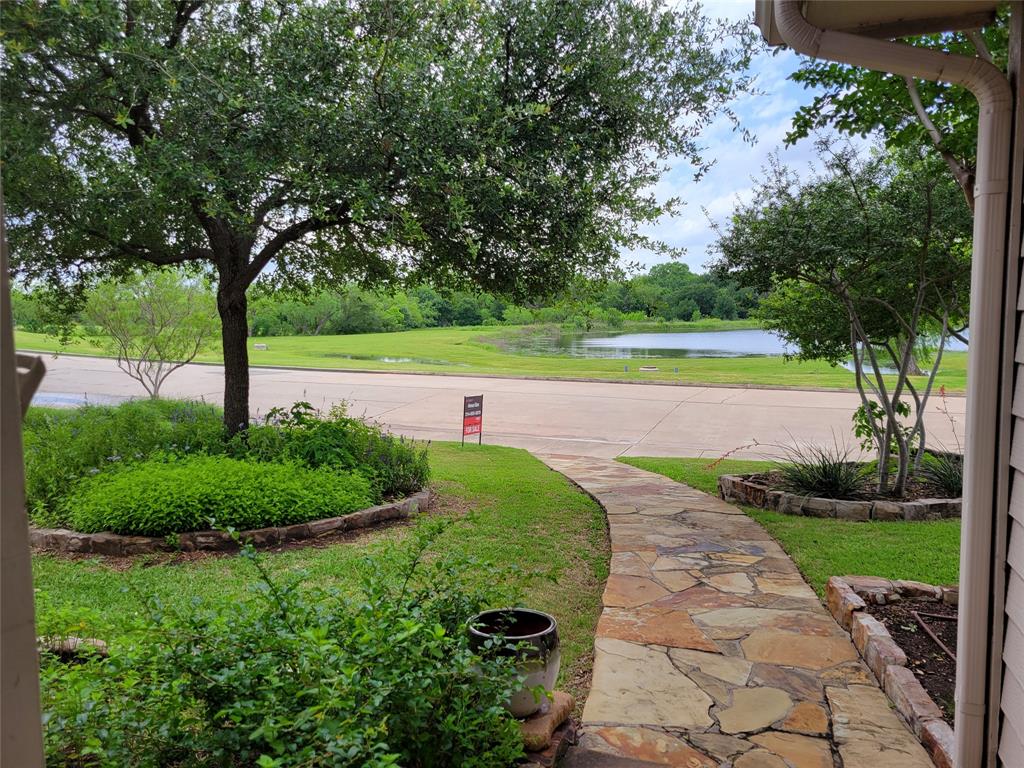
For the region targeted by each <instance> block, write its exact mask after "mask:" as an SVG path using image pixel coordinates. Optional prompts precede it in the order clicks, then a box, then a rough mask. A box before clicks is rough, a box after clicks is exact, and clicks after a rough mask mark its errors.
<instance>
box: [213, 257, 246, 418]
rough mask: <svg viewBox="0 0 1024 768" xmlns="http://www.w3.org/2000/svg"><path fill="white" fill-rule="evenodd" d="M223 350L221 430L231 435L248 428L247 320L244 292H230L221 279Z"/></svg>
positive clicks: (220, 310)
mask: <svg viewBox="0 0 1024 768" xmlns="http://www.w3.org/2000/svg"><path fill="white" fill-rule="evenodd" d="M217 311H218V313H219V314H220V325H221V331H220V333H221V343H222V344H223V347H224V427H225V429H226V430H227V433H228V435H234V434H236V433H238V432H240V431H242V430H243V429H246V428H247V427H248V426H249V347H248V344H249V321H248V301H247V299H246V295H245V290H244V289H242V290H241V291H239V290H231V288H230V286H225V281H224V279H223V276H222V277H221V284H220V287H219V288H218V290H217Z"/></svg>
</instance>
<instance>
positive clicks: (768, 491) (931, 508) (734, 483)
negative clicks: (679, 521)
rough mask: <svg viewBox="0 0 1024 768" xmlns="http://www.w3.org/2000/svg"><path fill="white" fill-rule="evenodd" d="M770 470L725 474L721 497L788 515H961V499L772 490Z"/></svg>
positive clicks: (906, 517) (862, 517)
mask: <svg viewBox="0 0 1024 768" xmlns="http://www.w3.org/2000/svg"><path fill="white" fill-rule="evenodd" d="M766 480H767V478H766V473H764V472H756V473H752V474H747V475H722V476H720V477H719V478H718V496H719V498H721V499H723V500H725V501H730V502H733V503H736V504H746V505H748V506H751V507H760V508H761V509H771V510H773V511H775V512H781V513H782V514H784V515H802V516H804V517H825V518H835V519H839V520H855V521H863V522H866V521H868V520H941V519H945V518H958V517H960V509H961V503H960V499H916V500H914V501H893V500H884V501H883V500H878V501H843V500H836V499H825V498H820V497H817V496H801V495H800V494H797V493H786V492H784V491H776V490H772V488H771V486H770V485H768V483H767V482H766Z"/></svg>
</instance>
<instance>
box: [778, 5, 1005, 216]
mask: <svg viewBox="0 0 1024 768" xmlns="http://www.w3.org/2000/svg"><path fill="white" fill-rule="evenodd" d="M905 42H907V43H908V44H911V45H914V46H915V47H923V48H931V49H933V50H938V51H944V52H946V53H953V54H957V55H960V56H968V57H971V56H980V57H981V58H983V59H985V60H987V61H990V62H992V63H994V64H995V65H996V66H999V67H1001V68H1003V69H1005V67H1006V61H1007V51H1008V45H1009V12H1008V9H1005V8H1004V9H1002V10H1001V11H1000V12H999V13H998V14H997V16H996V20H995V22H994V23H993V24H991V25H989V26H988V27H986V28H985V29H983V30H971V31H969V32H956V33H947V34H935V35H924V36H918V37H913V38H908V39H907V40H906V41H905ZM790 78H791V79H792V80H794V81H795V82H797V83H801V84H802V85H803V86H804V87H806V88H809V89H814V90H815V91H817V93H816V94H815V96H814V98H813V100H812V101H811V103H810V104H807V105H805V106H802V107H800V108H799V109H798V110H797V112H796V115H794V117H793V124H792V128H791V130H790V131H789V133H788V134H787V136H786V142H787V143H789V144H793V143H794V142H796V141H797V140H799V139H801V138H805V137H807V136H809V135H811V134H812V133H813V132H814V131H816V130H818V129H822V128H834V129H837V130H839V131H841V132H843V133H846V134H849V135H857V136H867V135H868V134H871V133H873V132H875V131H877V132H879V133H880V134H881V136H882V138H883V139H884V140H885V143H886V145H887V146H888V147H889V148H890V149H901V148H907V147H924V146H927V147H931V148H932V151H934V152H935V153H936V154H937V155H938V156H939V157H941V158H942V159H943V160H944V161H945V163H946V164H947V166H948V167H949V169H950V171H951V172H952V174H953V177H954V178H955V179H956V181H957V183H958V184H960V187H961V189H962V190H963V193H964V196H965V197H966V199H967V201H968V205H969V206H970V207H971V208H972V209H973V201H974V190H973V187H974V175H975V166H976V157H975V155H976V152H977V146H976V145H977V136H978V104H977V101H976V100H975V98H974V95H973V94H971V92H970V91H968V90H966V89H965V88H963V87H961V86H957V85H950V84H948V83H935V82H931V81H929V80H915V79H913V78H910V79H908V78H903V77H900V76H898V75H893V74H890V73H886V72H875V71H872V70H869V69H862V68H860V67H851V66H848V65H846V64H839V63H836V62H833V61H826V60H824V59H814V58H802V59H801V61H800V67H799V69H797V70H796V72H794V73H793V74H792V75H791V76H790Z"/></svg>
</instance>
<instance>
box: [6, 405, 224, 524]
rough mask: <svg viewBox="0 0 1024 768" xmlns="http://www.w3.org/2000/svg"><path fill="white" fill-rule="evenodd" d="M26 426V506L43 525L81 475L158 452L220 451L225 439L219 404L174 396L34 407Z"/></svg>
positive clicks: (48, 520) (26, 420) (184, 453)
mask: <svg viewBox="0 0 1024 768" xmlns="http://www.w3.org/2000/svg"><path fill="white" fill-rule="evenodd" d="M24 430H25V431H24V441H25V491H26V497H27V502H28V508H29V511H30V512H31V513H32V515H33V517H34V518H36V522H41V523H44V524H45V523H47V522H53V520H52V517H53V514H54V512H55V511H56V508H57V502H58V500H59V499H60V498H61V497H62V496H64V495H65V494H66V493H67V492H68V491H69V490H71V488H72V487H73V486H74V485H75V484H76V483H77V482H78V481H79V480H80V479H82V478H83V477H89V476H91V475H93V474H96V473H97V472H100V471H101V470H104V469H106V468H110V467H112V466H116V465H118V464H122V463H130V462H134V461H138V460H142V459H145V458H148V457H149V456H150V455H152V454H153V453H154V452H157V451H160V452H165V453H175V454H180V455H187V454H191V453H216V452H219V451H223V441H224V438H223V425H222V424H221V417H220V409H218V408H216V407H215V406H212V405H207V404H205V403H198V402H189V401H173V400H140V401H132V402H127V403H124V404H122V405H118V406H85V407H83V408H77V409H74V410H67V411H62V410H57V409H40V408H31V409H29V412H28V415H27V417H26V419H25V426H24ZM48 518H50V519H48Z"/></svg>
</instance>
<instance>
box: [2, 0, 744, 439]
mask: <svg viewBox="0 0 1024 768" xmlns="http://www.w3.org/2000/svg"><path fill="white" fill-rule="evenodd" d="M0 23H2V33H3V34H2V43H3V47H4V56H3V61H2V67H3V72H2V74H3V79H4V88H3V92H2V94H0V129H2V135H3V147H2V153H3V155H2V160H3V184H4V193H5V195H6V196H7V208H8V215H9V218H10V228H9V231H10V239H11V248H12V262H13V265H14V269H15V271H16V273H17V274H18V275H19V276H20V277H22V278H23V279H26V280H29V281H36V282H40V281H41V282H45V283H48V284H49V285H50V287H51V288H53V289H56V292H55V293H54V295H61V296H64V297H65V298H66V299H70V300H72V301H73V300H75V299H76V298H77V299H79V300H80V298H81V292H80V291H81V287H82V286H84V285H86V284H88V283H90V282H93V281H96V280H98V279H101V278H107V277H119V276H125V275H127V274H128V273H130V272H132V271H133V270H135V269H136V268H137V267H139V265H157V266H166V265H178V264H186V265H191V266H192V267H194V268H195V269H196V270H197V271H202V272H206V273H209V275H210V277H211V278H212V279H213V280H214V281H215V282H216V285H217V306H218V311H219V314H220V317H221V326H222V343H223V346H224V359H225V422H226V424H227V426H228V428H229V429H231V430H237V429H240V428H242V427H244V425H245V424H246V423H247V421H248V386H249V381H248V360H247V352H246V344H245V340H246V330H247V323H246V291H247V289H248V287H249V286H250V285H251V284H252V283H253V281H255V280H256V279H257V278H258V277H259V276H260V275H264V276H265V279H270V280H272V281H274V282H276V283H278V284H281V285H308V284H310V283H317V282H320V283H332V282H337V281H341V280H355V281H358V282H360V283H362V284H365V285H381V284H385V283H388V282H391V281H396V280H399V279H402V278H408V279H412V280H425V281H428V282H431V283H434V284H439V285H460V284H474V285H477V286H479V287H481V288H483V289H485V290H489V291H495V292H501V293H507V294H510V295H511V296H514V297H524V296H528V295H532V294H536V293H547V292H549V291H551V290H554V289H557V288H559V287H561V286H564V285H565V284H567V283H568V281H569V280H571V279H572V277H573V276H574V275H576V274H578V273H585V274H589V275H598V274H602V273H605V272H607V271H608V270H609V269H610V268H611V267H612V265H613V264H614V263H615V261H616V258H617V256H618V253H619V251H620V249H622V248H629V247H639V246H645V247H648V248H653V249H655V250H660V251H661V252H666V251H667V248H666V247H664V246H661V245H660V244H658V243H651V242H649V241H648V239H647V238H646V237H645V236H644V235H643V234H642V233H641V225H642V224H643V223H645V222H649V221H652V220H654V219H656V218H658V217H659V216H661V215H662V214H665V213H667V212H669V211H670V210H671V209H672V207H673V205H674V203H673V202H671V201H670V202H669V203H660V202H659V201H657V200H656V199H655V197H654V195H653V193H652V192H651V185H652V184H653V182H654V181H656V180H657V179H658V177H659V176H660V174H661V172H662V170H663V166H664V163H665V161H666V159H667V158H668V157H669V156H671V155H678V156H682V157H683V158H685V159H686V160H688V161H690V162H691V163H692V164H693V165H694V167H695V169H696V172H697V173H698V174H699V173H700V172H701V171H702V170H703V169H705V168H706V167H707V161H706V160H705V158H703V157H702V155H701V151H700V145H699V135H700V132H701V130H702V129H703V127H704V126H706V125H707V123H708V122H709V121H710V120H712V119H713V118H714V117H715V116H717V115H718V114H721V112H722V111H723V110H726V111H727V105H728V103H729V101H730V99H731V98H732V97H733V95H734V94H736V93H737V92H738V91H740V90H743V89H745V88H746V87H747V84H748V80H747V78H746V76H745V75H744V74H743V72H744V70H745V67H746V65H747V63H748V60H749V52H750V46H751V37H750V34H749V32H747V31H745V30H744V26H743V25H739V24H737V25H729V24H725V23H715V22H711V21H709V20H707V19H706V18H704V16H703V15H702V13H701V10H700V8H699V7H698V6H696V5H685V6H682V7H680V8H679V9H676V10H667V9H665V8H663V7H662V6H661V5H660V4H659V3H657V2H647V1H646V0H636V2H631V1H629V0H585V1H584V2H578V3H563V2H557V0H495V1H494V2H486V3H478V2H471V1H470V0H450V1H449V2H435V1H434V0H363V1H362V2H355V3H320V2H315V0H297V1H296V2H289V3H280V2H276V0H247V1H246V2H236V3H219V2H203V0H175V2H157V1H156V0H147V1H144V2H143V1H140V2H131V3H123V2H120V1H119V0H95V1H94V2H89V3H37V2H34V1H33V0H9V2H6V3H5V4H4V12H3V16H2V19H0Z"/></svg>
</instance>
